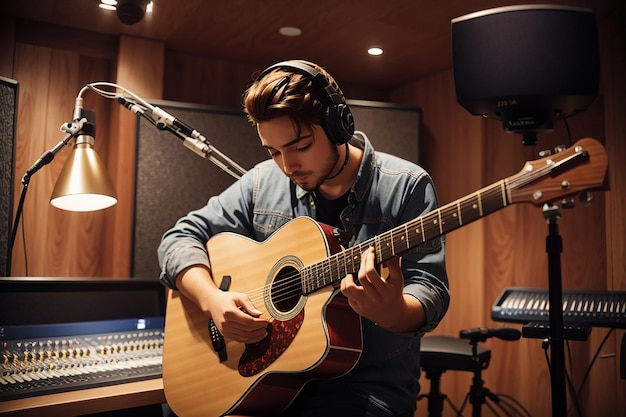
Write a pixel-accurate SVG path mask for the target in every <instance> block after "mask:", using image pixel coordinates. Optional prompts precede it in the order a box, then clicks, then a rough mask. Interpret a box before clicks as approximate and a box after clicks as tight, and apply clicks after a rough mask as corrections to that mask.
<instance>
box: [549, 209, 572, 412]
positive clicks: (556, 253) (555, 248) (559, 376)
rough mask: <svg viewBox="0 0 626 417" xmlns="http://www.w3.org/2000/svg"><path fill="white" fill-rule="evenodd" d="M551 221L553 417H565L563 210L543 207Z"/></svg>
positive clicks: (550, 279) (550, 289) (550, 271)
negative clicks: (561, 223)
mask: <svg viewBox="0 0 626 417" xmlns="http://www.w3.org/2000/svg"><path fill="white" fill-rule="evenodd" d="M543 216H544V218H545V219H546V220H547V222H548V236H547V237H546V252H547V254H548V297H549V301H550V378H551V388H552V416H553V417H565V416H566V414H567V397H566V391H565V349H564V338H563V288H562V282H561V257H560V256H561V252H562V251H563V239H562V238H561V236H560V235H559V219H560V217H561V213H560V210H559V208H558V207H557V206H555V205H553V204H545V205H544V206H543Z"/></svg>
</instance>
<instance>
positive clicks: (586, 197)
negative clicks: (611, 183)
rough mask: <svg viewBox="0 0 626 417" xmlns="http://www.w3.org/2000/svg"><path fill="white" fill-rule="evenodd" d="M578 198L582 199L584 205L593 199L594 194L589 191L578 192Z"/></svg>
mask: <svg viewBox="0 0 626 417" xmlns="http://www.w3.org/2000/svg"><path fill="white" fill-rule="evenodd" d="M578 200H580V202H581V203H583V204H584V205H586V206H588V205H590V204H591V201H592V200H593V195H592V194H591V193H590V192H589V191H583V192H582V193H580V194H578Z"/></svg>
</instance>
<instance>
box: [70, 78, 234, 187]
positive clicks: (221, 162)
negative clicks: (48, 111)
mask: <svg viewBox="0 0 626 417" xmlns="http://www.w3.org/2000/svg"><path fill="white" fill-rule="evenodd" d="M99 86H107V87H113V88H116V89H120V90H122V91H123V92H124V94H126V95H128V96H129V97H125V96H124V95H121V94H119V93H116V92H111V91H106V90H102V89H101V88H99ZM88 88H89V89H91V90H93V91H95V92H96V93H98V94H100V95H101V96H103V97H106V98H109V99H114V100H117V102H118V103H120V104H121V105H122V106H124V107H126V108H127V109H128V110H130V111H132V112H133V113H135V114H139V115H141V116H142V117H144V118H145V119H146V120H148V121H149V122H150V123H151V124H153V125H154V126H155V127H156V128H157V129H159V130H167V131H168V132H170V133H172V134H173V135H175V136H176V137H178V138H179V139H180V140H181V141H182V142H183V145H185V147H186V148H188V149H189V150H191V151H193V152H194V153H195V154H197V155H199V156H201V157H203V158H204V159H207V160H209V161H211V162H212V163H213V164H215V165H216V166H217V167H219V168H221V169H222V170H223V171H224V172H226V173H227V174H229V175H231V176H232V177H234V178H235V179H239V178H241V176H242V175H243V174H245V173H246V170H245V169H244V168H242V167H241V166H240V165H239V164H237V163H236V162H234V161H233V160H232V159H230V158H229V157H228V156H226V155H225V154H224V153H222V152H220V151H219V150H218V149H217V148H215V147H214V146H213V145H211V143H209V141H208V140H207V139H206V137H204V136H203V135H202V134H201V133H200V132H199V131H197V130H195V129H194V128H192V127H190V126H188V125H187V124H185V123H183V122H182V121H180V120H178V119H176V118H175V117H174V116H172V115H170V114H169V113H167V112H165V111H164V110H163V109H161V108H159V107H156V106H153V105H152V104H150V103H148V102H147V101H146V100H144V99H142V98H141V97H139V96H138V95H136V94H134V93H132V92H131V91H129V90H127V89H125V88H124V87H122V86H120V85H117V84H113V83H108V82H96V83H90V84H87V85H86V86H85V87H83V89H82V90H81V92H80V93H79V95H78V97H77V99H76V100H77V101H79V100H81V101H82V97H81V95H82V93H83V92H84V91H85V90H86V89H88Z"/></svg>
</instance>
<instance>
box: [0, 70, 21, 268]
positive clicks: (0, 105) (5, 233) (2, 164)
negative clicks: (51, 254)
mask: <svg viewBox="0 0 626 417" xmlns="http://www.w3.org/2000/svg"><path fill="white" fill-rule="evenodd" d="M17 99H18V83H17V81H15V80H10V79H8V78H4V77H0V274H2V275H10V271H9V269H10V265H11V247H10V246H11V244H10V241H11V228H12V224H13V220H12V216H13V170H14V164H15V130H16V120H17Z"/></svg>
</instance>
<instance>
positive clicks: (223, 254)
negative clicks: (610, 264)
mask: <svg viewBox="0 0 626 417" xmlns="http://www.w3.org/2000/svg"><path fill="white" fill-rule="evenodd" d="M606 172H607V156H606V151H605V150H604V148H603V146H602V145H601V144H600V143H599V142H597V141H596V140H594V139H589V138H587V139H581V140H580V141H578V142H577V143H576V144H574V145H573V146H572V147H570V148H568V149H566V150H564V151H562V152H559V153H556V154H554V155H551V156H548V157H544V158H542V159H538V160H535V161H529V162H526V164H525V165H524V167H523V168H522V170H521V171H520V172H518V173H517V174H515V175H513V176H511V177H508V178H506V179H503V180H500V181H498V182H496V183H494V184H492V185H489V186H487V187H485V188H483V189H480V190H478V191H476V192H474V193H472V194H470V195H467V196H465V197H463V198H461V199H459V200H456V201H454V202H452V203H449V204H447V205H445V206H442V207H440V208H438V209H436V210H433V211H431V212H429V213H427V214H425V215H423V216H421V217H418V218H416V219H414V220H411V221H409V222H408V223H406V224H402V225H400V226H397V227H394V228H393V229H391V230H389V231H387V232H385V233H383V234H381V235H379V236H375V237H373V238H371V239H369V240H367V241H365V242H362V243H360V244H357V245H354V246H352V247H349V248H346V249H344V248H342V247H341V246H340V245H339V244H338V243H337V240H336V239H335V238H334V236H333V233H332V230H331V229H330V228H329V227H327V226H325V225H322V224H318V223H317V222H315V221H314V220H313V219H311V218H308V217H298V218H296V219H294V220H292V221H290V222H289V223H287V224H286V225H285V226H283V227H282V228H280V229H279V230H278V231H276V232H275V233H274V234H273V235H272V236H270V237H269V238H268V239H267V240H265V241H264V242H261V243H259V242H256V241H253V240H251V239H248V238H246V237H242V236H240V235H236V234H233V233H221V234H218V235H215V236H213V237H212V238H211V239H210V240H209V241H208V243H207V249H208V252H209V253H210V256H211V267H212V273H213V277H214V279H215V280H216V282H217V283H218V284H221V288H222V289H223V290H225V291H228V290H230V291H237V292H242V293H246V294H247V295H248V296H249V298H250V299H251V301H252V302H253V303H254V304H255V306H256V307H257V308H258V309H259V310H261V311H262V312H263V317H265V318H267V319H268V320H269V321H270V326H269V327H268V336H267V337H266V338H265V339H264V340H262V341H261V342H259V343H254V344H243V343H238V342H235V341H232V340H228V339H224V338H223V337H222V335H221V334H220V333H219V331H218V330H217V328H216V327H215V325H214V324H213V322H212V320H209V318H208V317H207V316H206V315H204V313H202V311H201V310H200V309H199V308H198V307H196V306H195V305H194V304H193V303H191V302H190V301H189V300H187V299H186V298H185V297H184V296H182V295H181V294H180V293H178V292H177V291H169V293H168V299H167V310H166V319H165V338H164V349H163V385H164V389H165V396H166V398H167V401H168V403H169V405H170V406H171V407H172V409H173V410H174V412H175V413H176V414H177V415H179V416H180V417H187V416H203V417H212V416H222V415H238V414H239V415H261V414H270V413H276V412H279V411H281V410H283V409H284V408H286V407H287V406H288V405H289V404H290V402H291V401H292V400H293V399H294V397H295V396H296V395H297V393H298V392H299V391H300V390H301V389H302V387H303V386H304V384H305V383H306V382H307V381H310V380H313V379H320V378H333V377H337V376H340V375H343V374H345V373H346V372H348V371H350V369H352V368H353V367H354V365H355V364H356V362H357V361H358V359H359V356H360V352H361V327H360V326H361V324H360V323H361V322H360V318H359V317H358V316H357V315H356V313H354V311H353V310H352V309H351V308H350V307H349V306H348V304H347V300H346V298H345V297H344V296H343V295H342V294H341V293H340V291H339V290H338V289H337V286H336V285H335V284H337V283H338V282H339V281H340V280H341V279H342V278H344V277H345V276H346V275H347V274H351V273H355V272H357V270H358V267H359V264H360V260H361V253H362V252H363V251H364V250H365V249H366V248H367V247H369V246H372V245H373V246H374V247H375V250H376V261H377V262H378V263H379V264H380V263H382V262H384V261H386V260H389V259H391V258H393V257H395V256H398V255H402V254H403V253H405V252H406V251H408V250H410V249H411V248H414V247H416V246H419V245H421V244H423V243H424V242H426V241H429V240H431V239H435V238H437V237H440V236H442V235H444V234H446V233H449V232H451V231H453V230H455V229H457V228H460V227H463V226H465V225H466V224H468V223H471V222H473V221H475V220H478V219H480V218H482V217H484V216H486V215H488V214H491V213H493V212H495V211H497V210H500V209H502V208H504V207H506V206H508V205H510V204H513V203H521V202H526V203H532V204H535V205H543V204H546V203H550V202H552V201H555V200H558V199H560V198H563V197H566V196H569V195H573V194H576V193H579V192H582V191H586V190H590V189H594V188H600V187H601V186H602V185H603V183H604V181H605V177H606Z"/></svg>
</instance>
